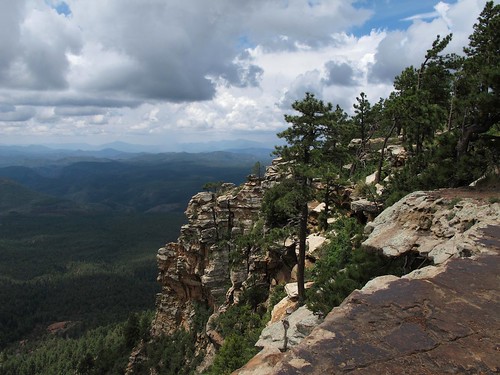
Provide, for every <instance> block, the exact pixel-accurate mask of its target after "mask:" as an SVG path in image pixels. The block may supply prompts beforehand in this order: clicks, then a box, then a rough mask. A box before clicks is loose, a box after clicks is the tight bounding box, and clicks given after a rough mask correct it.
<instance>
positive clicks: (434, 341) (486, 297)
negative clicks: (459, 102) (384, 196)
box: [235, 189, 500, 375]
mask: <svg viewBox="0 0 500 375" xmlns="http://www.w3.org/2000/svg"><path fill="white" fill-rule="evenodd" d="M499 198H500V197H499V193H498V192H480V191H474V190H467V189H462V190H451V189H449V190H441V191H432V192H415V193H412V194H410V195H408V196H407V197H405V198H404V199H402V200H401V201H399V202H398V203H397V204H396V205H394V206H392V207H390V208H388V209H387V210H385V211H384V212H383V213H382V214H380V215H379V216H378V217H377V218H376V219H375V220H374V221H373V222H371V223H369V224H368V225H367V228H366V231H367V232H371V234H370V236H369V237H368V239H367V240H366V241H365V242H364V246H365V248H366V249H368V250H371V251H379V252H383V253H384V254H386V255H387V256H393V257H396V256H404V254H405V253H406V254H408V253H409V252H418V253H420V254H421V255H425V256H426V257H428V258H430V259H431V260H433V261H434V265H433V266H427V267H424V268H421V269H418V270H416V271H413V272H412V273H410V274H407V275H405V276H403V277H401V278H398V277H396V276H381V277H378V278H376V279H373V280H372V281H370V282H369V283H368V284H367V285H366V286H365V287H364V288H363V289H361V290H357V291H354V292H353V293H351V295H350V296H349V297H348V298H347V299H346V300H345V301H344V302H343V303H342V304H341V305H340V306H338V307H336V308H334V309H333V310H332V311H331V312H330V313H329V314H328V315H327V317H326V319H325V321H324V322H323V323H322V324H320V325H319V326H318V327H316V328H315V329H314V330H313V331H312V333H311V334H310V335H309V336H308V337H306V338H305V339H304V341H302V342H301V343H300V344H299V345H297V346H296V347H294V348H292V349H291V350H290V351H288V352H287V353H277V352H267V353H266V352H261V353H259V354H258V355H257V356H256V357H254V358H253V359H252V360H251V361H250V362H249V363H248V364H247V365H246V366H245V367H243V368H242V369H240V370H238V371H236V372H235V374H240V375H242V374H245V375H247V374H343V373H350V374H381V373H384V374H385V373H388V374H444V373H467V374H496V373H498V372H499V371H500V356H499V355H498V350H499V347H498V342H499V339H500V335H499V330H500V315H499V314H498V311H500V290H499V285H500V283H499V278H500V276H499V275H500V258H499V255H500V204H499V203H498V201H499Z"/></svg>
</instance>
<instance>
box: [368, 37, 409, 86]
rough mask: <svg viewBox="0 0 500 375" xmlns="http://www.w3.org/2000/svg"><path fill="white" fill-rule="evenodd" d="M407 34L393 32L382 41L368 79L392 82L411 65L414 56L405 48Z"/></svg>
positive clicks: (376, 81) (377, 81) (373, 81)
mask: <svg viewBox="0 0 500 375" xmlns="http://www.w3.org/2000/svg"><path fill="white" fill-rule="evenodd" d="M405 37H406V36H405V34H404V33H403V32H399V31H396V32H391V33H388V34H387V36H386V37H385V38H384V39H383V40H382V41H381V42H380V44H379V45H378V48H377V53H376V54H375V63H374V64H373V65H372V66H371V67H370V69H369V71H368V80H369V81H370V82H372V83H391V82H393V81H394V77H396V76H397V75H398V74H400V73H401V71H402V70H403V69H404V68H405V67H406V66H409V65H411V62H412V60H415V59H414V57H413V56H410V51H408V48H405Z"/></svg>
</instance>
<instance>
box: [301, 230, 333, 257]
mask: <svg viewBox="0 0 500 375" xmlns="http://www.w3.org/2000/svg"><path fill="white" fill-rule="evenodd" d="M325 243H328V240H327V239H326V237H323V236H322V235H321V234H318V233H312V234H310V235H309V236H307V238H306V246H307V253H306V254H307V256H309V257H311V258H314V259H317V258H318V256H319V249H320V248H321V246H322V245H323V244H325Z"/></svg>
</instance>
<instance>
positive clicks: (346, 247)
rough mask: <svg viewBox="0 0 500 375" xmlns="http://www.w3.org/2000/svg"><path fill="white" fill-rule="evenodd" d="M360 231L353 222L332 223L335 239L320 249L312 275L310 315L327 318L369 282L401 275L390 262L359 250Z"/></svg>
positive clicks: (343, 219) (309, 299) (397, 268)
mask: <svg viewBox="0 0 500 375" xmlns="http://www.w3.org/2000/svg"><path fill="white" fill-rule="evenodd" d="M362 229H363V227H362V226H361V225H360V224H359V223H358V222H357V221H356V220H355V219H353V218H342V219H340V220H339V221H337V222H336V223H335V225H334V230H335V232H336V236H335V237H334V238H333V239H332V240H331V241H330V243H329V244H328V245H326V246H325V247H324V248H323V256H322V257H321V258H320V259H319V260H318V261H317V262H316V264H315V266H314V269H313V271H312V279H313V281H314V285H313V286H312V287H311V288H310V289H309V290H308V307H309V308H310V309H311V310H312V311H314V312H316V313H321V314H327V313H328V312H329V311H330V310H331V309H332V308H334V307H335V306H338V305H339V304H340V303H341V302H342V301H343V300H344V299H345V298H346V297H347V296H348V295H349V294H350V293H351V292H352V291H354V290H355V289H358V288H361V287H363V286H364V285H365V284H366V283H367V282H368V281H369V280H371V279H372V278H374V277H376V276H379V275H385V274H391V273H394V274H401V273H402V271H401V268H400V267H399V266H398V265H397V264H395V263H394V262H391V261H390V260H388V259H387V258H385V257H383V256H382V255H379V254H374V253H369V252H366V251H364V250H362V249H361V248H360V239H361V233H362Z"/></svg>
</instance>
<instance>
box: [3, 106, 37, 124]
mask: <svg viewBox="0 0 500 375" xmlns="http://www.w3.org/2000/svg"><path fill="white" fill-rule="evenodd" d="M35 113H36V112H35V110H34V109H33V108H29V107H13V106H2V107H1V108H0V121H5V122H16V121H28V120H30V119H31V118H32V117H33V116H34V115H35Z"/></svg>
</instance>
